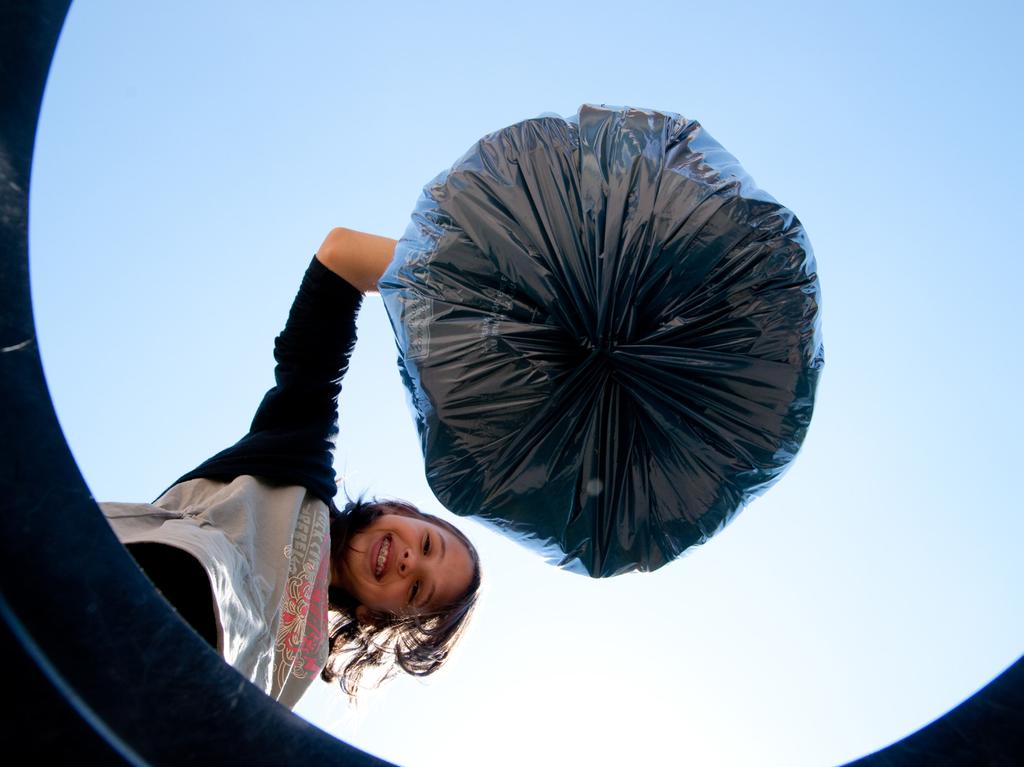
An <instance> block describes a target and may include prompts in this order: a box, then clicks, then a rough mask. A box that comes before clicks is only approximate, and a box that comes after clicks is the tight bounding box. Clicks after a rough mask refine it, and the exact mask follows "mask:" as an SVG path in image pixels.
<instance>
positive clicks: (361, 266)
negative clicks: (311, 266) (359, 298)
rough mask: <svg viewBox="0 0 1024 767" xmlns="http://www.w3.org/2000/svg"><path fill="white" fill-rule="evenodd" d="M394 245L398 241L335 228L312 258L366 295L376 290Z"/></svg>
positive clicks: (392, 254) (392, 252)
mask: <svg viewBox="0 0 1024 767" xmlns="http://www.w3.org/2000/svg"><path fill="white" fill-rule="evenodd" d="M397 244H398V240H392V239H389V238H388V237H380V236H378V235H376V234H366V233H365V232H357V231H355V230H353V229H346V228H344V227H340V226H339V227H336V228H334V229H332V230H331V231H330V232H328V233H327V237H326V238H325V239H324V241H323V244H322V245H321V246H320V248H319V249H318V250H317V252H316V257H317V259H318V260H319V261H320V263H322V264H323V265H324V266H326V267H327V268H328V269H330V270H331V271H332V272H334V273H335V274H337V275H338V276H339V277H341V278H342V279H343V280H345V281H346V282H348V283H349V284H350V285H352V287H354V288H355V289H356V290H359V291H361V292H363V293H366V292H369V291H375V290H376V289H377V282H378V281H379V280H380V278H381V275H383V274H384V270H385V269H387V268H388V265H389V264H390V263H391V259H392V257H393V256H394V254H395V246H396V245H397Z"/></svg>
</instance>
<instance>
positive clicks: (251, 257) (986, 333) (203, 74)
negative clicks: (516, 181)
mask: <svg viewBox="0 0 1024 767" xmlns="http://www.w3.org/2000/svg"><path fill="white" fill-rule="evenodd" d="M1021 15H1022V14H1021V11H1020V10H1019V6H1016V5H1013V4H1011V3H991V2H979V3H973V4H970V5H964V4H959V3H956V4H954V3H903V4H898V5H890V4H882V3H871V2H867V3H865V2H860V3H839V4H830V5H828V6H826V5H825V4H823V3H788V2H783V3H739V2H722V3H714V4H712V3H701V4H688V3H669V2H664V3H659V2H644V1H643V0H640V1H639V2H637V3H634V4H631V5H628V6H627V5H624V4H615V3H600V2H599V3H586V4H584V3H565V2H557V1H556V0H549V1H548V2H520V3H518V4H516V5H514V6H512V5H495V6H487V5H484V4H480V3H470V2H459V3H454V2H453V3H445V2H439V3H435V4H431V5H429V6H428V5H425V4H414V3H404V2H402V3H393V4H390V5H382V6H379V7H377V8H372V7H369V6H368V5H366V6H364V4H354V3H340V2H338V3H328V2H320V3H315V2H314V3H305V4H303V5H302V10H301V11H295V10H291V9H286V8H285V6H284V5H283V4H272V3H266V2H245V3H242V2H221V3H217V4H208V3H207V4H202V3H198V2H176V3H159V4H158V3H153V4H136V3H128V2H105V1H94V2H89V3H76V4H75V5H74V6H73V7H72V9H71V13H70V15H69V17H68V20H67V23H66V26H65V29H64V32H63V35H62V37H61V41H60V44H59V47H58V51H57V56H56V58H55V61H54V65H53V68H52V70H51V74H50V81H49V83H48V87H47V92H46V95H45V99H44V104H43V112H42V116H41V120H40V128H39V133H38V136H37V151H36V156H35V164H34V166H33V178H32V199H31V205H32V207H31V221H30V247H31V265H30V268H31V276H32V280H33V301H34V306H35V312H36V321H37V326H38V333H39V338H40V344H41V348H42V353H43V361H44V365H45V369H46V373H47V378H48V382H49V385H50V389H51V393H52V396H53V399H54V402H55V405H56V408H57V412H58V415H59V417H60V419H61V423H62V426H63V428H64V430H65V434H66V436H67V438H68V441H69V444H70V445H71V448H72V450H73V452H74V454H75V457H76V459H77V460H78V462H79V465H80V467H81V469H82V471H83V474H84V475H85V478H86V480H87V482H88V483H89V485H90V487H91V489H92V491H93V493H94V494H95V496H96V497H97V499H99V500H122V501H133V500H150V499H152V498H154V497H155V496H156V495H158V494H159V493H160V492H161V491H162V490H163V489H164V488H165V487H166V485H167V484H168V483H169V482H171V481H172V480H173V479H174V478H175V477H177V476H178V475H180V474H181V473H183V472H184V471H186V470H187V469H189V468H191V467H193V466H194V465H195V464H197V463H199V462H200V461H201V460H203V459H204V458H206V457H207V456H209V455H210V454H212V453H213V452H215V451H217V450H219V449H221V448H222V447H224V446H226V445H227V444H229V443H231V442H233V441H234V440H235V439H236V438H237V437H238V436H239V435H240V434H241V433H242V432H243V431H244V430H245V428H246V427H247V425H248V422H249V419H250V417H251V415H252V412H253V410H254V409H255V407H256V405H257V404H258V402H259V400H260V397H261V395H262V393H263V391H264V390H265V389H266V388H267V387H268V386H269V385H270V383H271V380H272V365H273V361H272V357H271V344H272V339H273V337H274V335H275V334H276V333H277V331H278V330H279V329H280V326H281V324H282V323H283V320H284V317H285V314H286V312H287V308H288V305H289V303H290V301H291V298H292V296H293V294H294V290H295V288H296V287H297V286H298V282H299V279H300V277H301V274H302V272H303V270H304V268H305V266H306V264H307V263H308V260H309V258H310V257H311V256H312V254H313V252H314V251H315V249H316V247H317V246H318V245H319V243H320V241H321V240H322V238H323V236H324V234H325V233H326V232H327V230H328V229H329V228H330V227H332V226H336V225H343V226H349V227H352V228H356V229H363V230H366V231H372V232H377V233H380V234H385V235H389V236H392V237H399V236H400V235H401V234H402V232H403V231H404V229H405V225H406V222H407V220H408V216H409V212H410V211H411V209H412V206H413V205H414V203H415V201H416V198H417V196H418V194H419V190H420V188H421V187H422V185H423V184H424V183H426V182H427V181H428V180H430V179H431V178H432V177H433V176H434V175H435V174H436V173H437V172H438V171H440V170H441V169H443V168H445V167H446V166H447V165H449V164H450V163H451V162H452V161H454V160H455V159H456V158H457V157H458V156H460V155H461V154H462V153H463V152H464V151H465V150H466V149H467V148H468V147H469V146H470V145H471V144H472V143H473V142H474V141H475V140H476V139H477V138H479V137H480V136H481V135H483V134H485V133H487V132H490V131H492V130H495V129H497V128H500V127H502V126H504V125H507V124H509V123H512V122H515V121H517V120H521V119H524V118H527V117H533V116H536V115H538V114H540V113H542V112H557V113H560V114H571V113H573V112H575V110H576V109H577V108H578V106H579V105H580V104H582V103H586V102H596V103H609V104H628V105H634V106H643V107H651V108H657V109H662V110H667V111H673V112H679V113H681V114H684V115H686V116H687V117H692V118H695V119H698V120H700V121H701V122H702V123H703V125H704V126H705V128H706V129H707V130H708V131H709V132H710V133H711V134H712V135H713V136H714V137H715V138H716V139H718V140H719V141H720V142H721V143H722V144H723V145H724V146H725V147H726V148H727V149H729V150H730V151H731V152H732V153H733V154H735V155H736V156H737V157H738V158H739V160H740V161H741V162H742V163H743V165H744V167H745V168H746V170H747V171H748V172H749V173H750V174H751V175H752V176H753V177H754V179H755V180H756V181H757V182H758V184H759V185H760V186H762V187H763V188H764V189H766V190H767V191H769V192H770V193H771V194H772V195H774V196H775V197H776V198H777V199H778V200H780V201H781V202H782V203H783V204H785V205H787V206H788V207H790V208H792V209H793V210H794V211H796V213H797V214H798V215H799V217H800V218H801V220H802V221H803V223H804V225H805V227H806V229H807V231H808V233H809V236H810V238H811V242H812V243H813V245H814V248H815V252H816V256H817V260H818V266H819V274H820V277H821V282H822V289H823V307H824V311H823V330H824V339H825V351H826V368H825V372H824V375H823V378H822V381H821V385H820V387H819V391H818V406H817V411H816V414H815V419H814V422H813V424H812V426H811V430H810V432H809V435H808V438H807V441H806V443H805V446H804V449H803V451H802V452H801V454H800V456H799V457H798V459H797V461H796V462H795V464H794V466H793V468H792V469H791V470H790V472H789V473H788V474H787V475H786V476H785V477H784V478H783V479H782V481H781V482H780V483H779V484H778V485H777V486H776V487H774V488H773V489H772V490H770V491H769V492H768V493H767V494H766V495H765V496H763V497H762V498H760V499H758V500H757V501H755V502H754V503H753V504H751V506H750V507H748V508H747V509H746V510H745V511H744V512H743V513H742V514H741V515H740V516H739V517H738V518H737V519H736V521H735V522H734V523H733V524H732V525H731V526H730V527H729V528H728V529H727V530H726V531H724V533H722V534H721V535H720V536H718V537H717V538H715V539H714V540H712V541H711V542H710V543H709V544H708V545H706V546H705V547H703V548H701V549H699V550H697V551H695V552H693V553H692V554H691V555H689V556H687V557H685V558H683V559H682V560H680V561H678V562H676V563H673V564H671V565H669V566H667V567H665V568H663V569H662V570H659V571H658V572H656V573H653V574H646V575H630V576H624V577H620V578H616V579H611V580H605V581H591V580H589V579H586V578H583V577H580V576H576V575H572V574H568V573H563V572H560V571H558V570H555V569H553V568H551V567H550V566H548V565H546V564H544V563H543V562H542V561H540V559H539V558H538V557H536V556H535V555H534V554H532V553H530V552H529V551H527V550H525V549H523V548H521V547H519V546H518V545H517V544H515V543H513V542H511V541H508V540H506V539H504V538H502V537H500V536H498V535H496V534H494V533H492V532H490V531H489V530H486V529H484V528H483V527H481V526H480V525H477V524H475V523H473V522H472V521H464V522H462V526H463V528H464V529H466V530H467V532H468V533H469V534H470V535H471V536H472V537H473V539H474V540H475V541H476V542H477V543H478V545H479V548H480V550H481V554H482V556H483V558H484V566H485V581H486V589H485V595H484V599H483V602H482V604H481V607H480V610H479V611H478V614H477V616H476V619H475V621H474V625H473V626H472V628H471V631H470V632H469V634H468V636H467V637H466V638H465V641H464V643H463V646H461V647H460V648H459V651H458V652H457V654H456V657H455V658H454V659H453V662H452V664H451V666H450V668H448V669H446V670H445V671H444V672H443V673H442V674H440V675H438V676H436V677H434V678H431V679H430V680H428V681H426V682H418V681H412V680H402V681H399V682H395V683H393V684H392V685H391V686H390V688H389V689H387V690H386V691H381V692H380V693H378V694H376V695H373V696H370V697H369V698H368V699H367V700H366V701H364V702H363V703H361V704H360V706H359V707H358V709H354V710H353V709H350V708H349V707H347V705H346V704H345V702H344V700H343V699H342V698H341V696H340V695H338V694H337V693H336V692H334V691H333V690H332V689H330V688H327V687H326V686H320V687H318V688H317V689H314V690H313V691H311V692H310V693H309V695H308V696H307V697H306V699H304V700H303V702H302V703H301V704H300V707H299V713H300V714H301V715H303V716H305V717H307V718H308V719H310V720H311V721H313V722H314V723H316V724H318V725H319V726H322V727H324V728H325V729H327V730H329V731H331V732H334V733H336V734H337V735H338V736H339V737H342V738H344V739H346V740H348V741H350V742H352V743H354V744H356V745H358V746H361V747H363V748H366V749H368V750H370V751H372V752H374V753H377V754H379V755H381V756H384V757H386V758H388V759H391V760H393V761H396V762H398V763H400V764H405V765H410V766H413V765H439V764H446V765H449V764H478V763H479V762H480V761H481V759H484V760H485V761H487V762H488V763H492V764H496V765H503V764H513V763H517V762H519V761H522V760H524V759H525V758H527V756H528V755H531V754H541V755H542V756H541V757H540V761H541V762H542V763H554V762H555V761H556V760H562V759H573V760H578V761H581V762H589V763H590V764H594V765H604V764H618V763H621V762H622V761H623V760H625V759H630V760H634V761H639V760H643V759H659V760H662V761H664V760H670V763H691V764H700V765H718V764H721V765H733V764H750V763H758V764H778V765H804V764H806V765H822V764H835V763H839V762H841V761H844V760H848V759H852V758H854V757H856V756H858V755H860V754H863V753H866V752H868V751H871V750H874V749H876V748H878V747H880V746H882V745H884V744H886V743H888V742H891V741H893V740H895V739H898V738H899V737H901V736H903V735H905V734H906V733H907V732H909V731H911V730H912V729H915V728H917V727H919V726H921V725H922V724H924V723H926V722H927V721H929V720H930V719H932V718H934V717H935V716H937V715H939V714H941V713H942V712H943V711H945V710H946V709H948V708H949V707H951V706H952V705H954V704H956V703H957V702H959V701H960V700H962V699H963V698H964V697H966V696H967V695H968V694H970V693H971V692H973V691H974V690H976V689H978V688H979V687H981V686H982V685H984V684H985V683H986V682H987V681H988V680H989V679H991V678H992V677H994V676H995V675H996V674H998V673H999V672H1000V671H1001V670H1002V669H1003V668H1005V667H1006V666H1007V665H1009V664H1010V663H1011V662H1012V661H1013V660H1015V659H1016V658H1017V657H1018V656H1019V655H1020V653H1021V652H1022V651H1024V617H1022V616H1024V609H1022V601H1024V600H1022V596H1024V564H1022V561H1021V557H1020V556H1019V541H1020V539H1021V537H1022V534H1024V520H1022V515H1021V513H1020V511H1021V509H1020V501H1019V490H1018V489H1017V484H1018V482H1017V471H1018V468H1019V457H1020V454H1021V451H1020V449H1019V442H1018V440H1019V435H1020V434H1021V427H1022V426H1024V424H1022V416H1021V408H1020V406H1019V394H1014V392H1017V391H1018V390H1019V388H1020V384H1019V381H1020V380H1021V377H1022V373H1024V370H1022V365H1021V362H1020V353H1019V351H1020V348H1021V344H1020V342H1019V338H1018V336H1019V331H1020V329H1021V322H1020V321H1019V319H1018V316H1017V313H1018V308H1019V304H1020V301H1019V298H1018V292H1019V285H1020V284H1021V278H1022V276H1024V274H1022V272H1024V268H1022V265H1021V262H1022V260H1021V258H1020V245H1019V243H1020V240H1021V237H1020V235H1019V232H1018V229H1017V227H1018V225H1019V223H1020V221H1021V214H1022V206H1021V202H1020V192H1019V188H1020V186H1019V185H1020V182H1019V179H1020V177H1021V174H1022V171H1024V158H1022V149H1021V143H1020V141H1019V134H1020V124H1021V118H1022V108H1021V99H1020V96H1019V95H1018V91H1019V83H1020V81H1021V79H1022V75H1024V71H1022V70H1024V66H1022V59H1021V55H1020V50H1019V39H1018V38H1019V34H1020V30H1021V28H1022V23H1021V22H1022V18H1021ZM359 327H360V341H359V345H358V348H357V351H356V355H355V357H354V359H353V362H352V367H351V371H350V373H349V377H348V378H347V379H346V382H345V389H344V392H343V395H342V402H341V412H342V423H341V427H342V438H341V440H340V442H339V446H338V453H337V460H336V466H337V469H338V471H339V474H341V475H343V476H344V477H345V479H346V486H347V488H348V489H349V490H350V491H351V492H354V493H355V492H359V491H361V490H364V489H366V490H369V491H370V492H376V493H379V494H387V495H396V496H400V497H405V498H407V499H409V500H412V501H414V502H416V503H418V504H420V505H421V506H423V507H424V508H426V509H428V510H439V506H438V504H437V502H436V501H435V500H434V499H433V497H432V495H431V494H430V491H429V489H428V488H427V486H426V483H425V481H424V479H423V472H422V460H421V458H420V456H419V448H418V441H417V439H416V435H415V430H414V428H413V424H412V419H411V418H410V415H409V412H408V408H407V405H406V398H405V393H404V391H403V389H402V386H401V383H400V381H399V378H398V373H397V367H396V365H395V353H394V342H393V339H392V337H391V330H390V327H389V324H388V321H387V318H386V315H385V313H384V311H383V307H382V305H381V303H380V300H379V298H371V299H369V300H368V301H367V303H366V306H365V308H364V311H363V313H362V315H361V317H360V326H359Z"/></svg>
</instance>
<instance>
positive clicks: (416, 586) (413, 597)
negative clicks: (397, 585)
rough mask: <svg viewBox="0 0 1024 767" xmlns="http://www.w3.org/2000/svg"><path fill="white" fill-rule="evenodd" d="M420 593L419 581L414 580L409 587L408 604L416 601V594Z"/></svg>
mask: <svg viewBox="0 0 1024 767" xmlns="http://www.w3.org/2000/svg"><path fill="white" fill-rule="evenodd" d="M419 593H420V582H419V581H416V582H415V583H414V584H412V588H411V589H409V604H410V605H411V604H413V603H414V602H415V601H416V595H417V594H419Z"/></svg>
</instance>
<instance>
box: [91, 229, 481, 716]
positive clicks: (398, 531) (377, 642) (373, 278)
mask: <svg viewBox="0 0 1024 767" xmlns="http://www.w3.org/2000/svg"><path fill="white" fill-rule="evenodd" d="M394 246H395V241H394V240H389V239H387V238H384V237H375V236H372V235H364V234H361V233H358V232H354V231H351V230H347V229H334V230H332V231H331V232H330V233H329V234H328V236H327V238H326V239H325V240H324V242H323V244H322V245H321V246H320V249H319V250H318V251H317V254H316V257H315V258H314V259H313V261H312V263H311V264H310V266H309V268H308V269H307V271H306V274H305V276H304V277H303V281H302V285H301V287H300V288H299V292H298V295H297V296H296V298H295V301H294V303H293V304H292V308H291V311H290V313H289V317H288V321H287V324H286V326H285V328H284V330H283V331H282V333H281V334H280V335H279V336H278V337H277V339H276V341H275V347H274V357H275V360H276V361H277V366H276V368H275V378H276V385H275V386H274V387H273V388H272V389H271V390H270V391H268V392H267V394H266V395H265V397H264V398H263V402H262V403H261V404H260V406H259V408H258V409H257V411H256V415H255V417H254V418H253V421H252V425H251V426H250V429H249V432H248V433H247V434H246V435H245V436H244V437H243V438H242V439H241V440H239V441H238V442H237V443H236V444H235V445H233V446H232V447H230V448H228V449H226V450H224V451H222V452H220V453H218V454H217V455H215V456H213V457H212V458H210V459H209V460H207V461H205V462H204V463H203V464H201V465H200V466H199V467H197V468H196V469H194V470H193V471H191V472H189V473H188V474H186V475H184V476H183V477H181V478H180V479H179V480H178V481H177V482H175V483H174V484H173V485H172V486H171V487H170V488H169V489H168V490H167V491H165V492H164V493H163V494H162V495H161V496H160V497H159V498H158V499H157V500H156V501H155V502H154V503H153V504H123V503H106V504H102V505H101V508H102V509H103V512H104V514H105V515H106V516H107V518H108V520H109V521H110V523H111V525H112V527H113V528H114V531H115V533H116V534H117V536H118V538H120V540H121V541H122V542H123V543H124V544H125V545H126V546H127V548H128V550H129V551H130V552H131V553H132V555H133V556H134V557H135V559H136V561H137V562H138V563H139V565H140V566H141V567H142V568H143V569H144V570H145V571H146V573H147V575H148V576H149V577H150V578H151V580H153V582H154V583H155V584H156V586H157V588H158V589H159V590H160V591H161V592H162V593H163V594H164V596H165V597H166V598H167V599H168V601H170V602H171V604H173V605H174V606H175V608H176V609H177V610H178V611H179V613H180V614H181V615H182V617H183V618H184V619H185V620H186V621H187V622H189V623H190V624H191V625H192V626H193V628H195V629H196V631H197V632H199V633H200V634H201V635H202V636H204V637H205V638H206V639H207V641H208V642H209V643H210V644H211V645H213V646H214V647H216V648H217V649H218V651H219V652H220V653H221V654H222V655H223V657H224V659H225V660H226V661H227V662H228V663H230V664H231V665H232V666H234V667H235V668H236V669H237V670H238V671H239V672H241V673H242V674H243V675H245V676H247V677H248V678H249V679H250V680H251V681H252V682H253V683H255V684H256V685H257V686H259V687H261V688H262V689H264V690H265V691H266V692H267V694H269V695H271V696H272V697H274V698H275V699H277V700H278V701H280V702H281V703H283V704H284V705H287V706H289V707H291V706H294V705H295V703H296V702H297V701H298V699H299V697H301V695H302V693H303V692H304V691H305V690H306V688H307V687H308V686H309V684H310V683H311V681H312V679H313V678H314V676H315V675H316V674H317V673H321V676H322V677H323V678H324V679H326V680H328V681H330V680H334V679H338V680H339V681H340V683H341V686H342V689H344V690H345V691H346V692H347V693H348V694H349V695H350V696H354V695H355V694H356V692H357V690H358V687H359V682H360V679H361V677H362V675H363V674H364V673H365V672H366V671H367V670H369V669H376V671H377V673H378V675H379V676H381V677H382V678H386V677H387V676H390V675H391V674H392V673H394V671H395V670H396V669H401V670H403V671H406V672H408V673H411V674H415V675H420V676H423V675H427V674H430V673H432V672H434V671H436V670H437V669H438V668H439V667H440V666H441V665H442V664H443V663H444V661H445V660H446V658H447V657H448V654H449V652H450V651H451V649H452V647H453V645H454V644H455V642H456V641H457V639H458V637H459V635H460V633H461V631H462V629H463V627H464V626H465V623H466V621H467V619H468V618H469V615H470V613H471V612H472V609H473V606H474V604H475V602H476V597H477V592H478V589H479V584H480V564H479V559H478V557H477V553H476V550H475V549H474V548H473V546H472V544H471V543H470V542H469V541H468V540H467V539H466V537H465V536H464V535H463V534H462V533H461V532H459V531H458V530H457V529H456V528H455V527H453V526H451V525H449V524H448V523H447V522H445V521H443V520H441V519H438V518H436V517H433V516H430V515H427V514H423V513H421V512H420V511H419V510H418V509H416V508H415V507H413V506H411V505H409V504H406V503H403V502H400V501H389V500H385V501H370V502H365V501H363V500H358V501H354V502H349V503H348V504H347V505H346V506H345V508H344V509H342V510H339V509H338V508H337V507H336V506H335V505H334V500H333V498H334V495H335V492H336V484H335V477H334V469H333V459H332V455H331V450H332V441H331V438H332V437H333V436H334V435H335V434H336V433H337V401H336V400H337V396H338V394H339V392H340V391H341V379H342V377H343V376H344V374H345V372H346V370H347V368H348V359H349V356H350V354H351V351H352V347H353V346H354V344H355V316H356V313H357V311H358V309H359V305H360V303H361V301H362V293H363V292H365V291H368V290H373V289H375V287H376V282H377V280H378V279H379V278H380V275H381V274H382V273H383V271H384V269H385V268H386V267H387V265H388V263H389V262H390V259H391V255H392V253H393V251H394ZM329 614H330V620H329Z"/></svg>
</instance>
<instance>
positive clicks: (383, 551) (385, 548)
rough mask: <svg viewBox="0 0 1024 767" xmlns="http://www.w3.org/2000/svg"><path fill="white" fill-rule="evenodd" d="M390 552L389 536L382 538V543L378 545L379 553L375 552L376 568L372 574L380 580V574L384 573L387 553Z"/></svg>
mask: <svg viewBox="0 0 1024 767" xmlns="http://www.w3.org/2000/svg"><path fill="white" fill-rule="evenodd" d="M390 550H391V536H387V537H385V538H384V541H383V542H382V543H381V544H380V551H379V552H377V567H376V568H374V571H373V574H374V575H376V576H377V577H378V578H380V576H381V573H383V572H384V563H385V562H387V560H388V552H389V551H390Z"/></svg>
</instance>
